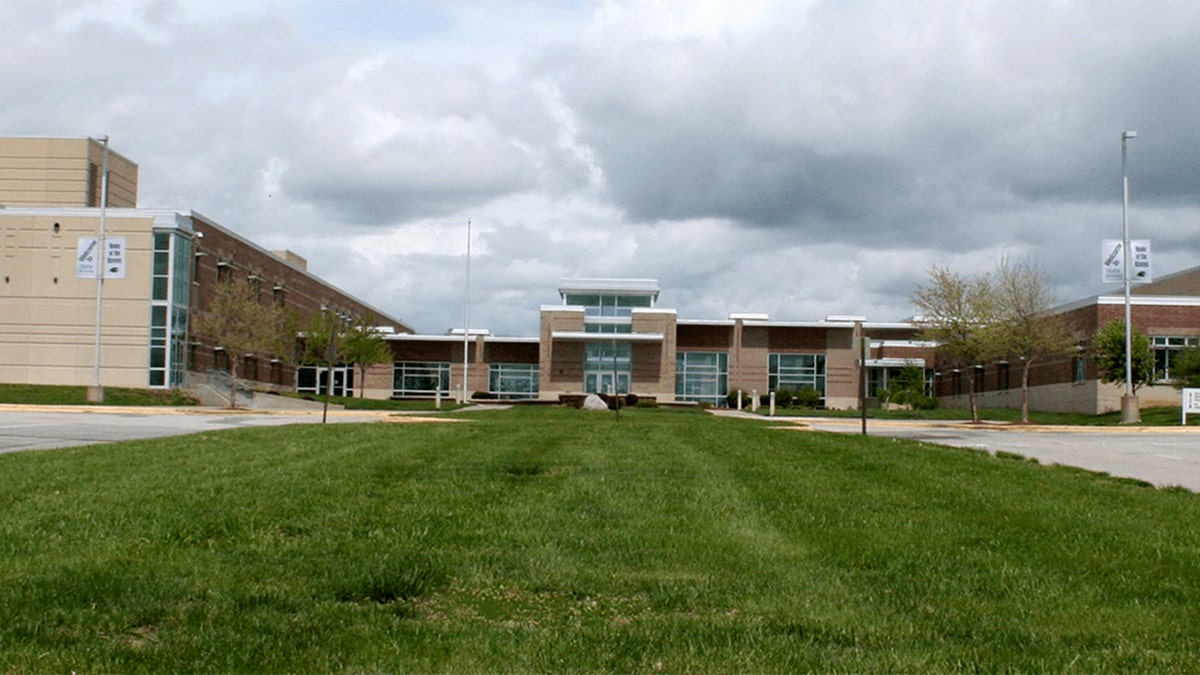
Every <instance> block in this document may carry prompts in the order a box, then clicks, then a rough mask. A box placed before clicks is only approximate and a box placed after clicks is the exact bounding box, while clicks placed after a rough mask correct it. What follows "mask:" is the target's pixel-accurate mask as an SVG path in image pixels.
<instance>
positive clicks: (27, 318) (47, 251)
mask: <svg viewBox="0 0 1200 675" xmlns="http://www.w3.org/2000/svg"><path fill="white" fill-rule="evenodd" d="M55 223H57V224H58V226H59V228H58V231H57V232H55V230H54V225H55ZM152 226H153V221H152V219H151V218H149V217H145V218H122V217H111V218H108V219H107V227H106V230H107V235H108V236H119V237H125V240H126V273H125V278H124V279H108V280H106V281H105V283H104V303H103V324H104V325H103V330H102V334H101V378H100V379H101V384H103V385H105V386H119V387H137V388H144V387H146V386H148V368H149V350H150V328H149V323H150V300H149V298H150V264H151V255H152V253H151V252H152V246H153V241H152V237H151V231H152ZM97 233H98V231H97V222H96V219H94V218H91V217H79V216H75V217H70V218H65V217H52V216H7V215H4V214H3V213H2V212H0V381H3V382H14V383H28V384H75V385H85V384H91V383H92V382H93V379H94V376H93V366H94V363H95V350H94V344H95V326H96V280H95V279H80V278H77V277H76V252H77V250H78V241H79V238H80V237H94V236H96V234H97Z"/></svg>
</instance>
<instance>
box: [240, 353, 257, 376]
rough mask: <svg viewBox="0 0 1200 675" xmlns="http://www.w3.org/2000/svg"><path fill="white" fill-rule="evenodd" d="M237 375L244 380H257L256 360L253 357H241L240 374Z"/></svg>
mask: <svg viewBox="0 0 1200 675" xmlns="http://www.w3.org/2000/svg"><path fill="white" fill-rule="evenodd" d="M239 375H240V376H241V378H242V379H244V380H257V379H258V359H257V358H256V357H254V356H244V357H242V372H241V373H240V374H239Z"/></svg>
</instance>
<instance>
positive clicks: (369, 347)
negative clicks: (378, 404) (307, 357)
mask: <svg viewBox="0 0 1200 675" xmlns="http://www.w3.org/2000/svg"><path fill="white" fill-rule="evenodd" d="M374 322H375V318H374V317H373V316H370V315H368V316H367V317H365V318H364V319H362V320H360V321H358V322H357V323H355V324H354V326H352V327H351V328H350V330H349V331H348V332H347V333H346V338H345V341H344V345H343V348H344V352H345V358H346V361H347V362H349V363H353V364H354V365H356V366H358V369H359V371H358V372H359V376H358V397H359V398H363V397H364V395H365V390H366V382H367V370H368V369H370V368H371V366H375V365H378V364H381V363H391V362H392V359H393V356H392V348H391V346H390V345H389V344H388V343H387V341H386V340H384V339H383V337H382V336H380V335H379V333H378V332H376V331H375V329H374Z"/></svg>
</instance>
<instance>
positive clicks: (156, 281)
mask: <svg viewBox="0 0 1200 675" xmlns="http://www.w3.org/2000/svg"><path fill="white" fill-rule="evenodd" d="M151 256H152V258H151V260H152V264H151V269H150V359H149V361H150V362H149V374H148V376H147V382H148V384H149V386H150V387H155V388H157V387H178V386H180V385H182V384H183V375H184V371H185V369H186V366H187V364H186V358H187V354H188V352H187V334H188V298H189V295H190V293H191V283H190V279H189V278H188V274H189V271H190V263H191V260H192V244H191V239H190V238H188V237H185V236H183V235H181V234H173V233H171V232H155V233H154V237H153V250H152V252H151Z"/></svg>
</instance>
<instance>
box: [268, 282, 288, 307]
mask: <svg viewBox="0 0 1200 675" xmlns="http://www.w3.org/2000/svg"><path fill="white" fill-rule="evenodd" d="M272 290H273V291H274V296H273V300H274V302H275V306H276V307H283V305H284V303H285V302H286V301H287V291H286V290H284V288H283V286H280V285H278V284H276V285H275V288H274V289H272Z"/></svg>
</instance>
